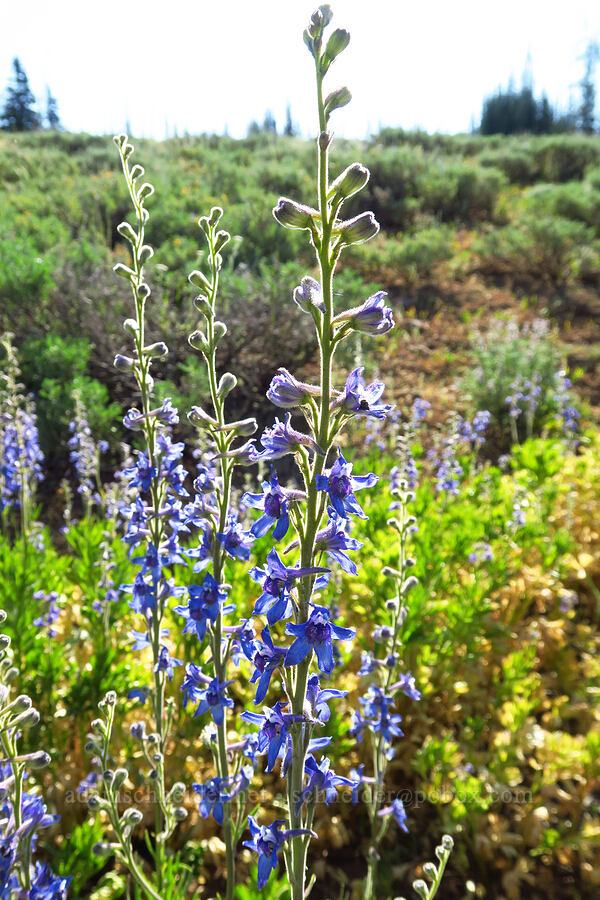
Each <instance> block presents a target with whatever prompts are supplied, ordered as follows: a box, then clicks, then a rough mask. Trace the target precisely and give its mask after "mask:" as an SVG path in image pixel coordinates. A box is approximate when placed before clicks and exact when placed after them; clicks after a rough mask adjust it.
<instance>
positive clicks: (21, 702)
mask: <svg viewBox="0 0 600 900" xmlns="http://www.w3.org/2000/svg"><path fill="white" fill-rule="evenodd" d="M32 706H33V703H32V702H31V697H28V696H27V694H19V696H18V697H17V698H16V699H15V700H14V701H13V704H12V708H13V709H14V710H15V712H25V710H26V709H31V707H32Z"/></svg>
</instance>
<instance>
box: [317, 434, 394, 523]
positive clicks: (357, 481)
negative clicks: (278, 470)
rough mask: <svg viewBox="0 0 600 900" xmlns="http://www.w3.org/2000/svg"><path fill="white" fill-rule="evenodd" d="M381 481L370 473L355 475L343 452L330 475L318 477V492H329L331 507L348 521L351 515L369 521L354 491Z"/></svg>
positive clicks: (340, 453)
mask: <svg viewBox="0 0 600 900" xmlns="http://www.w3.org/2000/svg"><path fill="white" fill-rule="evenodd" d="M378 481H379V476H377V475H374V474H373V473H372V472H370V473H369V474H368V475H353V474H352V463H349V462H346V460H345V459H344V457H343V455H342V452H341V450H340V451H339V455H338V458H337V459H336V461H335V462H334V464H333V466H332V467H331V470H330V472H329V475H317V479H316V482H317V490H318V491H327V493H328V494H329V499H330V501H331V505H332V506H333V508H334V509H335V511H336V512H337V514H338V515H339V516H341V517H342V518H343V519H347V518H348V516H349V515H354V516H358V517H359V518H361V519H367V518H368V516H367V515H365V513H364V512H363V510H362V509H361V507H360V505H359V503H358V501H357V499H356V497H355V496H354V491H361V490H364V488H371V487H373V486H374V485H375V484H377V482H378Z"/></svg>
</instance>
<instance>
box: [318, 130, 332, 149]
mask: <svg viewBox="0 0 600 900" xmlns="http://www.w3.org/2000/svg"><path fill="white" fill-rule="evenodd" d="M332 140H333V135H332V133H331V132H330V131H322V132H321V133H320V135H319V150H321V151H323V152H325V150H327V148H328V147H329V145H330V143H331V142H332Z"/></svg>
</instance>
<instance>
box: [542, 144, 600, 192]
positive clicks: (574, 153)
mask: <svg viewBox="0 0 600 900" xmlns="http://www.w3.org/2000/svg"><path fill="white" fill-rule="evenodd" d="M533 148H534V154H535V159H536V167H537V171H538V173H539V177H540V178H541V179H542V180H543V181H572V180H574V179H582V178H583V176H584V174H585V170H586V167H587V166H589V165H591V164H596V165H597V164H598V162H600V142H599V141H598V140H597V138H594V137H585V136H584V135H562V136H560V137H559V136H556V137H548V138H542V139H540V140H539V141H536V142H534V143H533Z"/></svg>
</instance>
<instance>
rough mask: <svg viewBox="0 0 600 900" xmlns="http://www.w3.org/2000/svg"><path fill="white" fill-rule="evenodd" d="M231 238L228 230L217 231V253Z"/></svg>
mask: <svg viewBox="0 0 600 900" xmlns="http://www.w3.org/2000/svg"><path fill="white" fill-rule="evenodd" d="M230 240H231V235H230V234H229V232H227V231H217V233H216V235H215V253H218V252H219V250H222V249H223V247H224V246H225V244H228V243H229V241H230Z"/></svg>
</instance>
